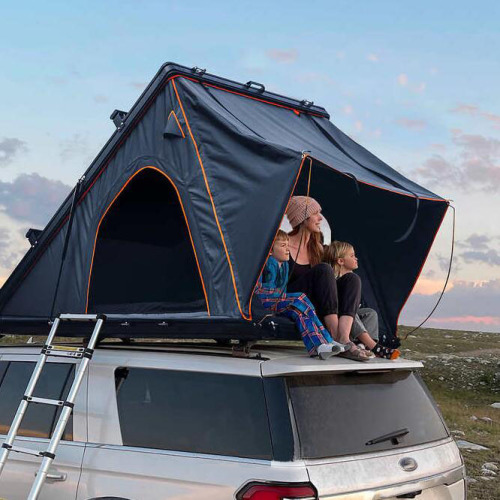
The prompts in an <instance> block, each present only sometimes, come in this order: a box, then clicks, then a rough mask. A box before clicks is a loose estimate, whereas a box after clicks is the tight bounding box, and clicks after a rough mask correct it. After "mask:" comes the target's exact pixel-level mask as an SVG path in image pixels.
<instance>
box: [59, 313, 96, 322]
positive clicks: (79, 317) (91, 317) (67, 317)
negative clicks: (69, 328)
mask: <svg viewBox="0 0 500 500" xmlns="http://www.w3.org/2000/svg"><path fill="white" fill-rule="evenodd" d="M101 317H102V315H100V314H60V315H59V319H60V320H62V321H97V320H98V319H100V318H101Z"/></svg>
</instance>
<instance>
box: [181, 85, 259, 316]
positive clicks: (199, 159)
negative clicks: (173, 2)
mask: <svg viewBox="0 0 500 500" xmlns="http://www.w3.org/2000/svg"><path fill="white" fill-rule="evenodd" d="M172 85H173V87H174V91H175V95H176V96H177V100H178V101H179V105H180V107H181V111H182V115H183V116H184V120H185V121H186V125H187V128H188V131H189V135H190V136H191V140H192V141H193V145H194V149H195V150H196V155H197V157H198V161H199V162H200V167H201V171H202V173H203V179H204V180H205V186H206V188H207V192H208V196H209V197H210V203H211V204H212V210H213V212H214V217H215V222H216V223H217V227H218V228H219V233H220V237H221V240H222V245H223V246H224V251H225V252H226V258H227V262H228V264H229V271H230V272H231V279H232V281H233V288H234V295H235V297H236V303H237V304H238V309H239V311H240V314H241V316H242V317H243V318H244V319H246V320H251V319H252V313H251V311H249V315H248V316H245V313H244V312H243V310H242V308H241V304H240V299H239V297H238V287H237V286H236V279H235V277H234V272H233V265H232V264H231V259H230V258H229V252H228V250H227V246H226V240H225V239H224V234H223V233H222V228H221V227H220V223H219V218H218V217H217V211H216V209H215V203H214V200H213V197H212V193H211V191H210V186H209V184H208V179H207V174H206V173H205V168H204V167H203V161H202V159H201V156H200V152H199V150H198V145H197V144H196V141H195V140H194V136H193V132H192V130H191V127H190V125H189V120H188V118H187V116H186V113H185V111H184V106H183V105H182V101H181V99H180V97H179V93H178V92H177V86H176V85H175V81H174V80H172Z"/></svg>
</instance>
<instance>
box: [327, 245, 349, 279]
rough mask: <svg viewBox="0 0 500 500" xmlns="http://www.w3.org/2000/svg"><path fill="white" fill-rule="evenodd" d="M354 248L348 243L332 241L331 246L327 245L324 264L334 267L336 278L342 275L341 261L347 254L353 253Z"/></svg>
mask: <svg viewBox="0 0 500 500" xmlns="http://www.w3.org/2000/svg"><path fill="white" fill-rule="evenodd" d="M352 249H353V246H352V245H351V244H350V243H347V242H346V241H332V242H331V243H330V244H329V245H325V247H324V251H323V262H326V263H327V264H330V265H331V266H332V267H333V270H334V272H335V276H338V275H339V274H340V265H339V263H338V260H339V259H343V258H344V257H345V256H346V254H347V252H349V251H351V250H352Z"/></svg>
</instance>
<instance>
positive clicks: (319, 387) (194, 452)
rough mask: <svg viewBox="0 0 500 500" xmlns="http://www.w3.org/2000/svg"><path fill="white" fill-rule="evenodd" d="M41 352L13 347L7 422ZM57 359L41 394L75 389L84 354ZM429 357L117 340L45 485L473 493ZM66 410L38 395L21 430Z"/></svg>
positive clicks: (354, 495) (185, 496)
mask: <svg viewBox="0 0 500 500" xmlns="http://www.w3.org/2000/svg"><path fill="white" fill-rule="evenodd" d="M38 354H39V349H37V348H34V347H28V346H17V347H16V346H12V347H2V348H0V434H3V435H5V434H6V433H7V432H8V428H9V425H10V422H11V420H12V418H13V415H14V412H15V410H16V408H17V406H18V404H19V401H20V400H21V398H22V395H23V393H24V390H25V388H26V385H27V382H28V379H29V377H30V375H31V372H32V370H33V367H34V362H35V361H36V359H37V355H38ZM48 363H49V364H48V365H47V366H46V368H45V369H44V372H43V374H42V377H41V380H40V382H39V384H38V387H37V391H36V392H35V395H36V396H39V397H45V398H53V399H64V397H65V394H67V391H68V389H69V386H70V384H71V380H72V377H73V374H74V363H75V362H74V361H72V360H71V359H66V358H64V360H63V361H61V360H60V359H58V360H53V359H52V358H51V359H50V360H49V361H48ZM419 367H421V364H420V363H417V362H413V361H408V360H397V361H385V360H382V359H376V360H373V361H371V362H370V363H356V362H354V361H349V360H346V359H341V358H331V359H330V360H328V361H320V360H318V359H312V358H309V357H308V356H307V354H306V353H305V352H303V350H302V349H299V348H297V349H296V348H287V347H281V346H276V345H273V346H272V345H266V344H262V345H256V346H254V347H253V348H252V350H251V351H250V354H249V355H248V356H247V357H239V356H235V352H233V349H232V348H231V346H229V347H220V346H216V345H215V344H213V345H209V344H205V345H204V344H194V343H193V344H189V343H182V344H181V343H170V344H158V343H150V344H146V343H133V344H131V345H123V344H120V343H116V342H115V343H108V344H105V343H103V344H102V345H101V346H100V347H99V348H98V349H96V351H95V354H94V357H93V359H92V361H91V363H90V366H89V370H88V372H87V373H86V376H85V380H84V383H83V385H82V388H81V390H80V392H79V394H78V397H77V401H76V403H75V408H74V414H73V417H72V420H71V421H70V422H69V425H68V428H67V432H66V435H65V438H64V440H63V441H61V444H60V445H59V448H58V450H57V453H56V459H55V461H54V462H53V465H52V467H51V470H50V474H49V476H48V480H47V482H46V484H45V485H44V487H43V490H42V493H41V495H40V498H41V499H44V500H49V499H50V500H68V499H77V500H90V499H92V500H96V499H99V500H104V499H109V500H110V499H114V500H159V499H172V500H195V499H196V500H200V499H203V500H225V499H227V500H230V499H239V500H264V499H265V500H284V499H309V500H312V499H322V500H323V499H331V500H334V499H338V500H340V499H343V500H375V499H401V498H416V499H417V500H431V499H432V500H435V499H443V500H444V499H447V500H455V499H460V500H462V499H464V498H465V495H466V494H465V480H464V477H465V473H464V466H463V461H462V458H461V456H460V453H459V451H458V448H457V446H456V445H455V443H454V441H453V439H452V438H451V437H450V435H449V432H448V430H447V428H446V426H445V424H444V422H443V420H442V417H441V415H440V413H439V411H438V410H437V408H436V405H435V403H434V402H433V400H432V398H431V396H430V394H429V392H428V391H427V389H426V388H425V386H424V385H423V383H422V381H421V380H420V378H419V376H418V374H417V373H416V369H418V368H419ZM56 411H59V410H57V409H55V408H54V407H47V406H42V405H32V406H30V408H29V409H28V413H27V415H26V416H25V418H24V421H23V426H22V430H21V432H20V437H19V438H18V439H17V441H16V444H17V445H19V446H24V447H30V448H36V449H39V450H44V449H46V447H47V444H48V438H49V436H50V434H51V432H52V430H53V427H54V423H55V421H56V417H57V414H56ZM3 438H4V436H0V442H1V441H2V439H3ZM38 464H39V461H38V460H37V459H36V458H33V457H30V456H27V455H20V454H17V453H11V454H10V456H9V460H8V462H7V464H6V466H5V469H4V471H3V474H2V476H1V477H0V498H3V499H5V500H21V499H22V500H24V499H25V498H26V496H27V494H28V492H29V490H30V487H31V484H32V482H33V479H34V473H35V472H36V471H37V469H38Z"/></svg>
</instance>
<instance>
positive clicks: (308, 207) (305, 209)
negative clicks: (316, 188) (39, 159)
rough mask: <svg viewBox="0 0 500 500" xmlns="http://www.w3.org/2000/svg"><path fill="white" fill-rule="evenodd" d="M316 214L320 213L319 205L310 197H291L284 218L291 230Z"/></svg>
mask: <svg viewBox="0 0 500 500" xmlns="http://www.w3.org/2000/svg"><path fill="white" fill-rule="evenodd" d="M318 212H321V205H320V204H319V203H318V202H317V201H316V200H315V199H314V198H311V197H310V196H292V199H291V200H290V204H289V205H288V210H287V211H286V216H287V217H288V221H289V222H290V225H291V226H292V228H295V227H297V226H298V225H299V224H300V223H301V222H304V221H305V220H306V219H308V218H309V217H310V216H311V215H313V214H315V213H318Z"/></svg>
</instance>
